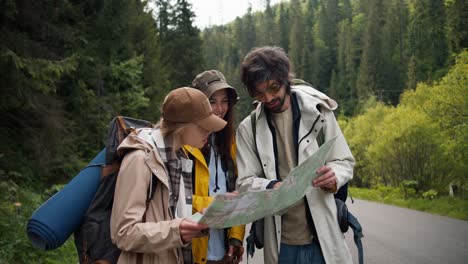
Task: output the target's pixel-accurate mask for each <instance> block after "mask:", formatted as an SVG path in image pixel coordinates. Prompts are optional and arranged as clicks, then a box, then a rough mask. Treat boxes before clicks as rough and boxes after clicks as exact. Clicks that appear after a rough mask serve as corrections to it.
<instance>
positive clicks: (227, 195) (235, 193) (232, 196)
mask: <svg viewBox="0 0 468 264" xmlns="http://www.w3.org/2000/svg"><path fill="white" fill-rule="evenodd" d="M224 195H226V197H228V198H234V197H236V196H237V195H239V192H238V191H233V192H227V193H225V194H224Z"/></svg>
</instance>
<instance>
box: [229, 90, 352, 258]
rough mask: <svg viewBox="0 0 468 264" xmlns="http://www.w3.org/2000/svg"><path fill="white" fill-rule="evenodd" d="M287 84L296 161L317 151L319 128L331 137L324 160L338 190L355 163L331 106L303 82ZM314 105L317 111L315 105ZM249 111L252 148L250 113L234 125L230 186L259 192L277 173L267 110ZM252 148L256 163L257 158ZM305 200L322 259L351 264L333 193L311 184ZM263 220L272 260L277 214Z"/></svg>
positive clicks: (278, 221)
mask: <svg viewBox="0 0 468 264" xmlns="http://www.w3.org/2000/svg"><path fill="white" fill-rule="evenodd" d="M291 88H292V89H291V106H290V107H293V109H292V111H293V120H294V121H293V122H294V126H293V129H294V132H293V134H294V143H295V144H296V146H295V150H296V151H297V162H298V164H301V163H302V162H303V161H304V160H306V159H307V158H309V157H310V156H312V155H313V154H314V153H315V152H316V151H317V150H318V144H317V140H316V138H317V136H318V135H319V132H320V130H321V129H322V128H323V132H324V135H325V139H326V140H327V139H331V138H333V137H335V136H336V137H337V139H336V142H335V144H334V146H333V148H332V149H331V151H330V153H329V157H330V159H329V160H328V161H327V162H326V165H327V166H329V167H331V168H332V169H333V171H334V172H335V175H336V184H337V186H336V187H337V189H339V188H340V187H341V186H343V185H344V184H345V183H347V182H348V181H349V180H350V179H351V178H352V176H353V167H354V164H355V161H354V157H353V156H352V154H351V151H350V149H349V147H348V145H347V143H346V140H345V138H344V136H343V134H342V132H341V129H340V127H339V125H338V122H337V121H336V119H335V116H334V114H333V112H332V110H334V109H336V107H337V104H336V102H335V101H334V100H332V99H330V98H329V97H328V96H326V95H325V94H323V93H321V92H319V91H317V90H315V89H313V88H311V87H309V86H305V85H297V86H292V87H291ZM293 100H294V102H293ZM318 105H320V109H321V111H319V110H318V109H317V106H318ZM294 107H296V108H297V109H296V108H294ZM255 111H256V113H255V117H256V119H257V120H256V122H255V123H256V147H255V145H254V144H255V143H254V142H255V141H254V139H253V135H252V122H251V120H250V118H251V115H249V116H247V117H246V118H245V119H244V120H243V121H242V122H241V124H240V125H239V127H238V129H237V138H236V141H237V154H238V156H237V165H238V166H237V168H238V172H239V177H238V179H237V184H236V185H237V188H238V190H239V191H240V192H244V191H254V190H265V189H267V186H269V185H270V186H272V185H271V182H272V181H276V180H281V178H280V175H279V173H278V162H277V154H276V151H277V146H276V145H275V144H276V139H275V136H274V135H273V133H274V129H273V130H272V129H271V120H268V119H269V118H268V117H267V115H269V114H268V113H267V112H266V111H265V109H264V107H263V104H262V103H260V104H259V105H258V106H257V108H256V110H255ZM296 121H297V122H296ZM256 149H257V150H258V156H259V159H260V161H259V159H258V158H257V154H256ZM311 184H312V183H311ZM305 199H306V202H307V207H308V209H309V210H310V212H311V214H312V220H313V223H314V225H315V229H316V231H317V238H318V240H319V243H320V246H321V250H322V254H323V257H324V259H325V261H326V263H337V264H340V263H352V258H351V254H350V252H349V250H348V247H347V245H346V242H345V240H344V235H343V233H341V231H340V228H339V225H338V221H337V209H336V204H335V200H334V197H333V193H331V192H326V191H324V190H323V189H321V188H311V189H310V191H308V193H307V194H306V195H305ZM264 220H265V227H264V244H265V248H264V251H263V252H264V261H265V263H277V262H278V251H279V250H280V244H281V215H275V216H270V217H265V218H264ZM306 223H307V220H306V219H304V221H303V223H298V224H306Z"/></svg>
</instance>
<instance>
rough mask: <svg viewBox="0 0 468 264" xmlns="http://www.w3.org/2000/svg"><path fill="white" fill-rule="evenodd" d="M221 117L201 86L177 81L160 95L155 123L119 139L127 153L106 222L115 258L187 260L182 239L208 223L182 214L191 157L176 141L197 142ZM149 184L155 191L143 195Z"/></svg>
mask: <svg viewBox="0 0 468 264" xmlns="http://www.w3.org/2000/svg"><path fill="white" fill-rule="evenodd" d="M226 123H227V122H226V121H224V120H223V119H222V118H220V117H218V116H216V115H214V114H213V113H212V109H211V105H210V102H209V100H208V98H207V97H206V96H205V95H204V94H203V93H202V92H200V91H199V90H196V89H193V88H187V87H183V88H178V89H175V90H173V91H171V92H170V93H169V94H168V95H167V96H166V98H165V100H164V102H163V106H162V118H161V120H160V122H159V123H158V124H157V125H156V126H155V128H147V129H140V130H137V133H135V134H130V135H129V136H128V137H127V138H126V139H125V140H124V141H123V142H122V143H121V145H120V146H119V148H118V151H121V152H125V153H127V154H126V155H125V157H124V159H123V161H122V164H121V167H120V171H119V175H118V178H117V183H116V187H115V196H114V203H113V207H112V216H111V228H110V229H111V230H110V232H111V238H112V241H113V243H114V244H115V245H116V246H117V247H118V248H119V249H120V250H122V252H121V254H120V256H119V260H118V263H192V262H191V250H190V247H188V245H190V241H191V240H192V239H193V238H194V237H200V236H203V235H206V233H207V232H204V231H205V230H207V228H208V227H207V226H205V225H202V224H197V223H195V222H193V221H191V220H190V219H188V217H189V216H191V215H192V161H191V160H190V159H189V158H188V157H187V155H186V154H185V152H184V151H183V149H182V146H183V145H185V144H190V145H192V146H194V147H203V146H204V145H205V144H206V142H207V139H208V136H209V134H210V133H212V132H216V131H219V130H221V129H223V128H224V126H225V125H226ZM152 175H154V176H155V177H153V176H152ZM153 180H156V181H157V184H156V185H153V184H152V181H153ZM150 186H156V187H155V195H154V197H153V199H152V200H150V201H147V190H148V189H149V187H150ZM187 249H188V250H187Z"/></svg>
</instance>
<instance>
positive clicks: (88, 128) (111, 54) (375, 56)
mask: <svg viewBox="0 0 468 264" xmlns="http://www.w3.org/2000/svg"><path fill="white" fill-rule="evenodd" d="M265 6H266V7H265V10H264V11H261V12H253V11H252V8H249V9H248V10H247V13H246V14H245V15H244V16H242V17H237V18H236V19H235V20H234V21H232V22H230V23H228V24H225V25H221V26H212V27H209V28H205V29H199V28H197V27H196V26H195V25H194V18H195V14H194V12H193V10H192V6H191V4H190V3H189V2H188V1H186V0H165V1H164V0H146V1H139V0H137V1H131V0H130V1H129V0H99V1H98V0H82V1H76V0H64V1H62V0H54V1H51V0H37V1H25V0H19V1H15V0H0V32H1V39H0V69H1V74H0V85H1V89H0V91H1V96H0V101H1V103H0V107H1V111H0V120H1V123H2V125H1V127H0V192H1V193H2V195H1V197H0V233H1V234H2V235H1V238H0V263H31V260H35V261H36V262H34V263H71V262H73V261H74V262H76V258H77V257H76V253H75V251H74V248H73V245H72V243H71V242H70V241H69V242H67V243H66V244H65V245H64V246H63V247H61V248H59V249H57V250H55V251H50V252H42V251H39V250H37V249H35V248H34V247H33V246H32V245H31V244H30V243H29V241H28V239H27V237H26V235H25V227H26V222H27V220H28V218H29V217H30V216H31V213H32V212H33V211H34V210H35V209H36V208H37V207H38V206H40V205H41V204H42V203H43V202H44V201H45V200H46V199H47V198H48V197H50V196H51V195H53V194H54V193H55V192H57V191H58V190H60V188H62V187H63V185H64V184H66V183H67V182H68V181H70V180H71V179H72V178H73V177H74V176H75V175H76V174H77V173H78V172H79V171H80V170H81V168H83V166H85V165H86V164H87V163H88V162H89V161H90V160H91V159H92V158H93V157H94V156H95V155H96V154H97V153H98V152H99V151H100V150H101V149H102V148H103V147H104V144H105V137H106V134H107V127H108V124H109V122H110V121H111V120H112V118H113V117H115V116H117V115H125V116H131V117H135V118H140V119H146V120H149V121H151V122H157V121H158V120H159V116H160V105H161V102H162V101H163V99H164V96H165V95H166V94H167V93H168V92H169V91H170V90H172V89H175V88H177V87H181V86H190V84H191V80H192V79H193V78H194V77H195V75H196V74H198V73H199V72H201V71H204V70H209V69H218V70H220V71H221V72H223V73H224V74H225V75H226V77H227V79H228V82H229V83H230V84H231V85H233V86H235V87H236V88H237V89H238V91H239V93H240V101H239V103H238V104H237V105H236V116H237V121H240V120H241V119H242V118H244V117H245V116H247V115H248V114H249V112H250V110H251V109H252V107H251V102H252V99H251V98H249V96H248V94H247V92H246V90H245V89H244V87H243V85H242V84H241V82H240V75H239V67H240V62H241V61H242V59H243V57H244V56H245V55H246V54H247V52H248V51H249V50H250V49H251V48H253V47H258V46H264V45H273V46H280V47H282V48H284V49H285V51H286V52H287V53H288V55H289V57H290V59H291V61H292V63H293V66H294V72H295V75H296V77H297V78H300V79H304V80H305V81H307V82H309V83H311V84H312V85H313V86H314V87H315V88H316V89H318V90H320V91H323V92H325V93H326V94H328V95H329V96H330V97H332V98H333V99H335V100H336V101H337V102H338V104H339V108H338V109H337V111H336V112H335V114H336V115H337V116H338V119H339V122H340V125H341V129H342V130H343V132H344V134H345V136H346V138H347V140H348V143H349V145H350V148H351V150H352V152H353V154H354V156H355V158H356V160H357V164H356V168H355V176H354V179H353V180H352V182H351V185H352V186H353V187H359V188H368V189H378V188H387V187H388V188H397V189H399V190H401V192H402V193H404V196H405V198H411V197H414V198H422V199H433V198H436V197H439V198H446V197H448V196H449V194H450V195H453V196H454V197H453V198H452V199H458V200H462V201H467V200H468V185H467V176H466V172H467V171H468V49H467V48H468V32H467V31H468V3H467V2H466V1H465V0H290V1H283V2H282V3H280V4H276V5H271V4H270V1H269V0H266V1H265ZM449 185H453V186H456V188H455V189H453V192H449ZM448 203H450V201H449V202H448Z"/></svg>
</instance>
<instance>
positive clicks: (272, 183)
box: [266, 180, 280, 189]
mask: <svg viewBox="0 0 468 264" xmlns="http://www.w3.org/2000/svg"><path fill="white" fill-rule="evenodd" d="M277 182H280V181H278V180H272V181H271V182H270V183H268V185H267V186H266V188H267V189H273V186H275V184H276V183H277Z"/></svg>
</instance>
